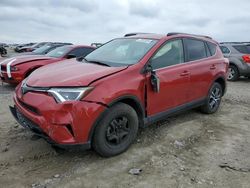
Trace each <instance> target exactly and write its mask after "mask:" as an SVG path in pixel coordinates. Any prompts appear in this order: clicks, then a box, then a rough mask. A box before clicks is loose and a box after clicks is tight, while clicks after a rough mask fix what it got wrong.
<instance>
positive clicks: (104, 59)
mask: <svg viewBox="0 0 250 188" xmlns="http://www.w3.org/2000/svg"><path fill="white" fill-rule="evenodd" d="M228 65H229V63H228V60H227V59H225V58H224V57H223V55H222V52H221V50H220V48H219V46H218V43H217V42H215V41H214V40H212V39H211V38H209V37H205V36H198V35H190V34H180V33H169V34H168V35H157V34H136V33H133V34H128V35H125V37H123V38H117V39H114V40H111V41H110V42H108V43H106V44H104V45H103V46H101V47H99V48H97V49H96V50H95V51H93V52H91V53H90V54H89V55H87V56H86V57H85V59H83V60H82V61H77V60H70V62H67V61H65V62H62V63H57V64H51V65H48V66H44V67H42V68H40V69H38V70H36V71H35V72H33V73H32V75H30V76H29V77H28V78H27V79H25V80H24V81H23V82H22V83H21V84H20V85H19V86H18V87H17V88H16V91H15V95H14V102H15V106H14V107H10V109H11V112H12V114H13V115H14V117H16V119H17V121H18V122H20V124H21V125H23V126H24V127H27V128H29V129H31V130H32V131H33V132H35V133H36V134H38V135H40V136H41V137H43V138H45V139H46V140H47V141H48V142H50V143H52V144H56V145H59V146H62V147H63V146H73V145H80V146H83V147H84V148H91V147H92V148H93V149H94V150H95V151H96V152H98V153H99V154H100V155H102V156H105V157H108V156H114V155H117V154H120V153H122V152H124V151H125V150H126V149H127V148H128V147H129V146H130V144H131V143H132V142H133V141H134V140H135V138H136V135H137V132H138V128H139V127H143V126H145V125H148V124H151V123H153V122H156V121H158V120H160V119H162V118H166V117H168V116H170V115H173V114H175V113H177V112H180V111H183V110H188V109H191V108H196V107H200V109H201V111H202V112H204V113H208V114H210V113H214V112H216V111H217V110H218V108H219V105H220V102H221V97H222V96H223V95H224V93H225V91H226V78H227V75H226V74H227V70H228Z"/></svg>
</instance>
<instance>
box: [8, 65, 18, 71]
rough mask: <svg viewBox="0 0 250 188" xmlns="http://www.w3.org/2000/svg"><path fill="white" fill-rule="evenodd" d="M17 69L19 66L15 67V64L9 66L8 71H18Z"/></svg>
mask: <svg viewBox="0 0 250 188" xmlns="http://www.w3.org/2000/svg"><path fill="white" fill-rule="evenodd" d="M18 70H19V68H18V67H15V66H13V67H10V71H18Z"/></svg>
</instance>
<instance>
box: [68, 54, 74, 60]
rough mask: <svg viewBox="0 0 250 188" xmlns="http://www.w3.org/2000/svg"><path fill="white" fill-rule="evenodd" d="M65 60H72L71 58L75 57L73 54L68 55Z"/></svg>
mask: <svg viewBox="0 0 250 188" xmlns="http://www.w3.org/2000/svg"><path fill="white" fill-rule="evenodd" d="M66 58H67V59H72V58H76V56H75V55H74V54H68V55H67V56H66Z"/></svg>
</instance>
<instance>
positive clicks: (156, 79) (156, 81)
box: [150, 70, 160, 93]
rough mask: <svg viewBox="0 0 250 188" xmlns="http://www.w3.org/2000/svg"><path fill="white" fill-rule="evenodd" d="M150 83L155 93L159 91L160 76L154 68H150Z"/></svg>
mask: <svg viewBox="0 0 250 188" xmlns="http://www.w3.org/2000/svg"><path fill="white" fill-rule="evenodd" d="M150 79H151V85H152V88H153V91H154V92H156V93H159V92H160V78H159V77H158V76H157V75H156V72H155V71H154V70H151V77H150Z"/></svg>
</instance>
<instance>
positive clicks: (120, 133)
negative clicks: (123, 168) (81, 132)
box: [92, 103, 139, 157]
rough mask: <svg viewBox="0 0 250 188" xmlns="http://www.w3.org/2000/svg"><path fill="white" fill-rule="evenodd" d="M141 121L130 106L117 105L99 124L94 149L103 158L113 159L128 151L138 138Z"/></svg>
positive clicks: (93, 143)
mask: <svg viewBox="0 0 250 188" xmlns="http://www.w3.org/2000/svg"><path fill="white" fill-rule="evenodd" d="M138 127H139V121H138V116H137V113H136V111H135V110H134V109H133V108H132V107H131V106H129V105H127V104H124V103H117V104H115V105H114V106H112V107H111V108H110V109H109V110H108V111H107V112H106V114H105V115H104V117H103V118H102V119H101V120H100V121H99V123H98V124H97V126H96V128H95V131H94V135H93V139H92V147H93V149H94V150H95V151H96V152H97V153H98V154H99V155H101V156H103V157H111V156H115V155H118V154H120V153H122V152H124V151H126V150H127V149H128V148H129V146H130V145H131V144H132V143H133V141H134V140H135V138H136V136H137V132H138Z"/></svg>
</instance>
